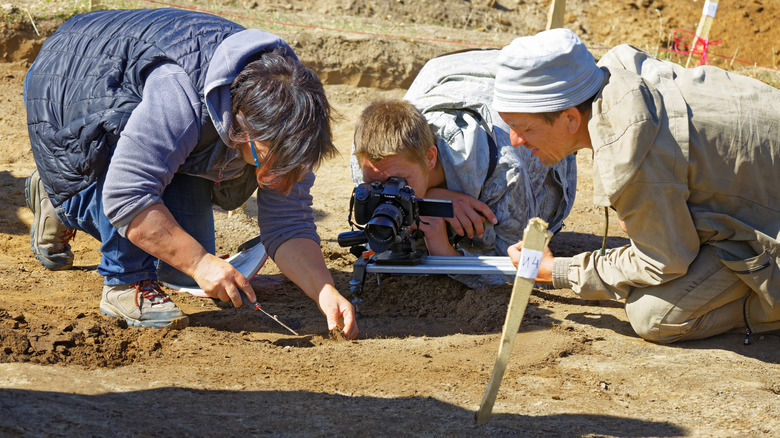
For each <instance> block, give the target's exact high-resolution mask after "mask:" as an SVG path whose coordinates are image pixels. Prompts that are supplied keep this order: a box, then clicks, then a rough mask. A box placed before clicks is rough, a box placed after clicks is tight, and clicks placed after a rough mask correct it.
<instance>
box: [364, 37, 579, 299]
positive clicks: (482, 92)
mask: <svg viewBox="0 0 780 438" xmlns="http://www.w3.org/2000/svg"><path fill="white" fill-rule="evenodd" d="M498 52H499V51H498V50H475V51H468V52H460V53H455V54H451V55H445V56H441V57H438V58H434V59H432V60H430V61H428V63H426V65H425V66H424V67H423V69H422V70H421V71H420V73H419V74H418V76H417V78H416V79H415V80H414V82H413V83H412V85H411V86H410V87H409V90H408V91H407V93H406V95H405V96H404V99H405V100H407V101H409V102H410V103H412V104H413V105H414V106H415V107H417V108H418V109H419V110H420V112H422V114H423V115H424V116H425V118H426V119H427V120H428V123H429V124H430V125H431V127H432V128H433V129H434V131H435V132H436V134H437V136H438V138H437V144H436V146H437V148H438V150H439V160H440V161H441V163H442V166H443V167H444V174H445V178H446V181H447V188H448V189H449V190H453V191H457V192H461V193H466V194H468V195H471V196H473V197H474V198H477V199H479V200H480V201H482V202H484V203H486V204H487V205H488V206H489V207H490V209H491V210H492V211H493V213H495V215H496V217H497V218H498V224H496V225H492V224H490V223H485V233H484V235H483V237H482V238H477V237H475V238H473V239H469V238H468V237H464V238H463V239H462V240H460V241H459V242H458V243H457V248H458V250H459V251H460V252H461V253H463V254H464V255H487V256H495V255H498V256H506V255H507V248H508V247H509V246H510V245H512V244H514V243H517V242H518V241H520V240H522V238H523V230H524V229H525V227H526V225H527V223H528V220H529V219H531V218H533V217H540V218H542V219H544V220H545V221H547V222H548V223H549V230H550V231H552V232H557V231H559V230H560V229H561V228H562V226H563V220H564V219H565V218H566V216H568V214H569V212H570V211H571V207H572V205H573V204H574V195H575V191H576V186H577V168H576V160H575V157H574V156H573V155H572V156H569V157H567V158H566V159H565V160H563V161H561V162H560V163H558V164H556V165H554V166H552V167H547V166H544V165H543V164H541V163H540V162H539V160H538V159H536V158H535V157H534V156H533V155H532V154H531V153H530V151H528V150H527V149H526V148H523V147H519V148H516V147H513V146H512V145H511V144H510V141H509V127H508V126H507V125H506V124H505V123H504V122H503V120H501V118H500V117H499V116H498V113H497V112H495V111H493V110H492V109H491V108H490V103H491V101H492V99H493V82H494V78H495V72H496V59H497V57H498ZM491 140H492V142H493V144H494V145H495V149H496V151H497V154H494V157H495V155H497V157H495V158H494V162H493V163H491V157H490V143H491ZM496 158H497V159H496ZM491 168H492V172H491ZM352 178H353V181H354V182H355V184H359V183H360V182H362V174H361V171H360V168H359V167H358V166H357V160H356V159H354V156H353V157H352ZM452 278H455V279H456V280H458V281H460V282H462V283H464V284H466V285H467V286H469V287H471V288H474V289H478V288H485V287H491V286H495V285H498V284H503V283H505V282H507V281H510V282H511V281H512V277H505V276H503V275H490V276H478V275H465V274H458V275H452Z"/></svg>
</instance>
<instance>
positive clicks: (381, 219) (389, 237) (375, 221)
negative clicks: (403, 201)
mask: <svg viewBox="0 0 780 438" xmlns="http://www.w3.org/2000/svg"><path fill="white" fill-rule="evenodd" d="M402 219H403V212H402V211H401V209H400V208H398V207H397V206H396V205H394V204H392V203H389V202H387V203H384V204H381V205H380V206H379V207H377V208H376V210H374V216H373V217H372V218H371V220H370V221H368V224H366V238H367V239H368V244H369V245H370V246H371V249H372V250H373V251H374V252H377V253H381V252H385V251H387V250H388V249H390V246H391V245H392V244H393V242H394V241H395V236H396V234H398V226H399V225H400V224H401V221H402Z"/></svg>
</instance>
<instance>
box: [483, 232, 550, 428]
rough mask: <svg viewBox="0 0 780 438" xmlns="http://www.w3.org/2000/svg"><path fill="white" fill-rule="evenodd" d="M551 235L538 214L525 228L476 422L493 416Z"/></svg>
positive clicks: (484, 421)
mask: <svg viewBox="0 0 780 438" xmlns="http://www.w3.org/2000/svg"><path fill="white" fill-rule="evenodd" d="M549 236H550V234H549V233H548V232H547V222H545V221H544V220H542V219H539V218H533V219H531V220H530V221H529V222H528V226H527V227H526V228H525V231H524V232H523V250H522V252H521V255H520V263H518V265H517V275H515V283H514V285H513V286H512V297H511V298H510V299H509V308H508V309H507V312H506V319H505V320H504V329H503V331H502V332H501V343H500V344H499V346H498V357H497V358H496V364H495V365H494V366H493V375H492V376H491V377H490V383H488V387H487V390H486V391H485V396H484V397H483V398H482V404H481V405H480V407H479V411H478V412H477V413H476V414H475V415H474V421H475V422H476V423H477V424H487V422H488V420H489V419H490V414H491V412H492V411H493V403H495V401H496V395H498V387H499V386H501V379H503V378H504V370H506V366H507V363H508V362H509V355H510V353H512V343H513V342H514V339H515V336H516V335H517V331H518V330H519V329H520V323H521V322H522V321H523V315H524V314H525V308H526V307H527V306H528V300H529V299H530V298H531V289H533V286H534V283H535V282H536V274H537V273H538V272H539V263H540V262H541V260H542V251H544V247H545V245H546V244H547V240H548V239H549Z"/></svg>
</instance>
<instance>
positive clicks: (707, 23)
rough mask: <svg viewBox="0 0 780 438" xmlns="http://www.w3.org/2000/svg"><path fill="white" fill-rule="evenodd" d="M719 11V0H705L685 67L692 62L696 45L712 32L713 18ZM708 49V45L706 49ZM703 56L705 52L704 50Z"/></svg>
mask: <svg viewBox="0 0 780 438" xmlns="http://www.w3.org/2000/svg"><path fill="white" fill-rule="evenodd" d="M717 11H718V0H705V1H704V8H702V11H701V20H699V27H697V28H696V36H695V37H693V44H692V45H691V51H690V53H688V61H686V62H685V68H688V65H689V64H690V63H691V56H693V52H694V51H695V50H696V45H697V44H698V43H699V40H706V39H707V37H708V36H709V34H710V28H711V27H712V20H714V19H715V13H716V12H717ZM702 50H706V46H705V49H702ZM702 56H705V53H704V52H703V51H702Z"/></svg>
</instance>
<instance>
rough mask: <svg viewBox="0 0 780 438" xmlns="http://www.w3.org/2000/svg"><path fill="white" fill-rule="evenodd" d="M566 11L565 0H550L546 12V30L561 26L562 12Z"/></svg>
mask: <svg viewBox="0 0 780 438" xmlns="http://www.w3.org/2000/svg"><path fill="white" fill-rule="evenodd" d="M565 11H566V0H552V2H551V3H550V11H549V13H548V14H547V30H550V29H557V28H559V27H563V14H564V12H565Z"/></svg>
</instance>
